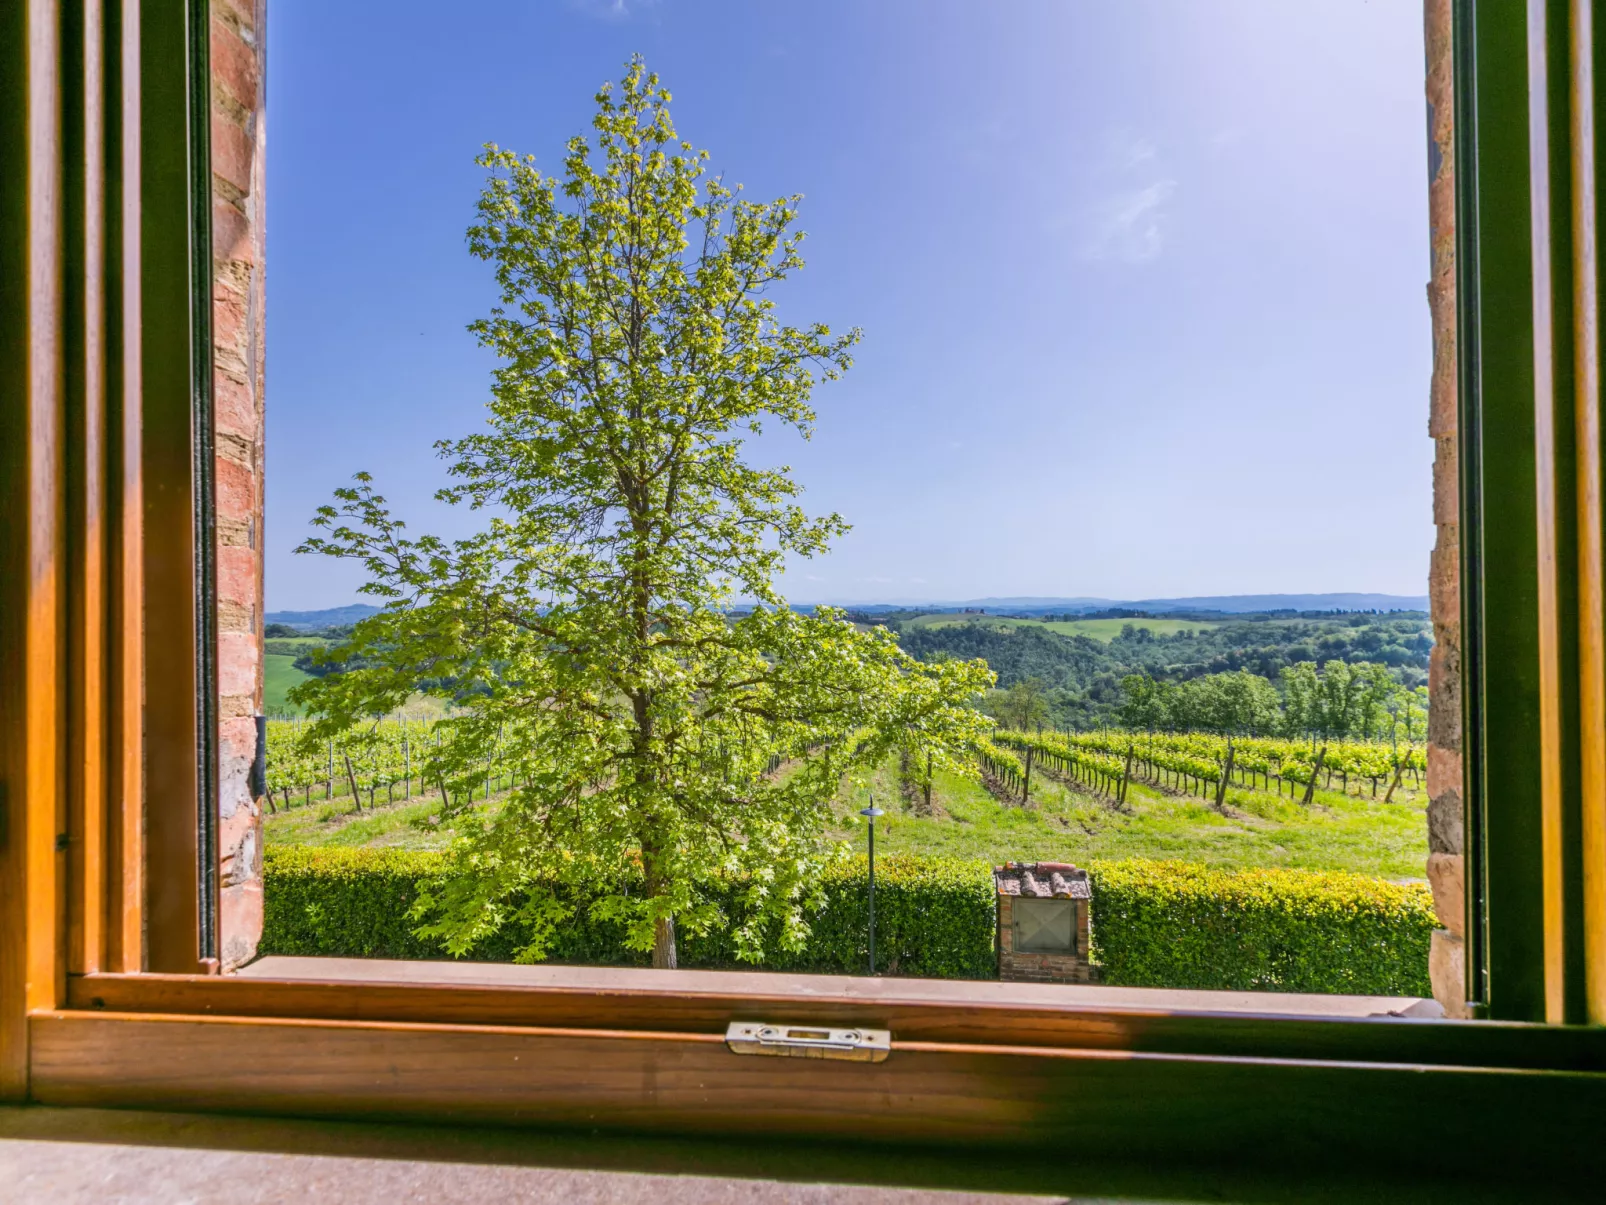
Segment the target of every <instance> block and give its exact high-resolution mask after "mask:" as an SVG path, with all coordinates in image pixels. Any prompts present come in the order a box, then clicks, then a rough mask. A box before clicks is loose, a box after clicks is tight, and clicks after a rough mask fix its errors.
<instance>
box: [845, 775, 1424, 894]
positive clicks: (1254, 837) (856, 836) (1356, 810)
mask: <svg viewBox="0 0 1606 1205" xmlns="http://www.w3.org/2000/svg"><path fill="white" fill-rule="evenodd" d="M870 790H874V791H875V796H876V802H877V804H878V805H879V806H880V807H882V808H885V809H886V810H887V812H888V815H887V816H886V817H884V818H883V819H881V820H880V821H878V822H877V831H876V849H877V851H878V852H880V851H883V850H885V851H887V852H892V853H912V854H946V855H949V856H953V857H965V858H985V859H987V860H988V861H991V862H995V863H996V862H1003V861H1010V860H1014V861H1033V860H1047V861H1065V862H1075V863H1077V864H1079V865H1085V864H1086V863H1087V862H1088V861H1090V860H1092V859H1113V858H1161V859H1167V858H1169V859H1178V860H1183V861H1188V862H1203V863H1206V864H1209V865H1213V866H1222V867H1260V866H1275V867H1294V868H1298V869H1302V870H1346V871H1353V872H1355V873H1357V874H1367V875H1376V876H1378V877H1381V878H1389V879H1420V878H1421V877H1422V873H1423V866H1424V864H1425V863H1426V862H1427V856H1428V846H1427V831H1428V826H1427V815H1426V812H1427V797H1426V794H1425V793H1424V792H1420V791H1418V792H1406V791H1403V790H1402V791H1399V792H1396V793H1395V800H1394V802H1393V803H1391V804H1388V805H1386V806H1385V805H1384V804H1383V803H1382V801H1381V799H1379V800H1377V801H1375V802H1374V801H1373V800H1372V799H1370V798H1365V799H1360V798H1356V797H1355V796H1353V795H1345V794H1343V793H1342V792H1339V791H1323V790H1318V791H1317V792H1316V798H1315V802H1314V803H1313V804H1312V806H1311V807H1310V808H1305V807H1303V806H1301V805H1300V804H1299V803H1298V802H1296V801H1293V800H1290V799H1288V798H1287V797H1279V796H1277V795H1276V794H1274V793H1270V792H1265V791H1249V790H1244V789H1240V788H1236V787H1235V788H1232V789H1231V790H1229V791H1228V793H1227V814H1226V815H1222V814H1221V813H1220V812H1217V811H1216V810H1215V809H1214V808H1213V807H1211V806H1209V805H1208V804H1207V803H1205V802H1204V801H1203V800H1201V799H1197V798H1191V797H1184V796H1177V795H1170V794H1167V793H1165V792H1163V791H1160V790H1158V789H1156V788H1151V787H1148V786H1146V785H1145V784H1142V783H1137V782H1134V783H1133V784H1132V785H1131V787H1130V789H1129V791H1128V794H1127V811H1125V812H1118V811H1115V810H1114V809H1112V808H1110V807H1108V806H1106V805H1105V804H1104V803H1103V802H1101V801H1099V800H1096V799H1094V798H1092V797H1090V796H1088V795H1086V794H1083V793H1081V792H1077V791H1072V790H1069V789H1067V788H1066V787H1065V786H1063V785H1061V784H1059V783H1057V782H1053V781H1052V780H1049V779H1046V778H1043V777H1040V776H1039V777H1036V778H1035V781H1034V782H1033V784H1032V803H1031V806H1029V807H1020V806H1018V805H1005V804H1003V803H1000V802H999V801H998V800H996V799H994V798H993V796H992V795H991V794H989V793H988V791H987V790H986V788H984V787H983V786H981V784H979V783H974V782H969V781H967V780H964V779H959V778H955V777H952V776H942V775H939V776H938V781H937V783H936V789H935V790H934V791H933V800H932V802H933V804H934V810H936V812H937V813H938V814H937V815H936V816H933V817H929V818H928V817H924V816H918V815H916V814H914V811H913V809H912V807H911V806H910V805H909V803H908V802H906V801H905V800H904V799H903V797H902V795H901V793H900V792H899V791H898V790H897V781H896V772H895V767H893V766H888V767H886V768H885V769H883V770H882V771H880V772H879V773H878V774H877V775H875V776H874V777H873V779H872V780H871V781H870V782H869V783H867V784H864V785H861V786H859V787H856V788H854V789H851V790H849V791H847V792H845V795H846V798H845V799H844V801H843V802H842V803H841V804H840V805H839V807H838V824H837V827H836V833H837V835H839V836H842V837H845V838H848V839H850V840H852V841H853V842H854V843H855V844H856V845H859V846H862V845H863V843H864V840H865V834H864V829H863V821H862V820H860V819H859V817H858V816H857V814H856V813H857V811H858V809H859V808H861V807H863V806H865V802H866V797H867V795H868V793H869V792H870ZM1129 813H1130V814H1129Z"/></svg>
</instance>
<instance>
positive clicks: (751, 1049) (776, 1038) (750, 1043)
mask: <svg viewBox="0 0 1606 1205" xmlns="http://www.w3.org/2000/svg"><path fill="white" fill-rule="evenodd" d="M725 1044H726V1045H727V1046H729V1047H730V1048H731V1050H732V1051H734V1052H735V1053H736V1054H777V1055H781V1056H783V1057H786V1058H794V1059H846V1060H847V1061H849V1062H853V1063H879V1062H881V1061H883V1060H884V1059H885V1058H886V1057H887V1055H889V1054H891V1053H892V1032H891V1030H886V1029H831V1028H829V1027H827V1026H824V1025H781V1024H776V1023H773V1022H768V1021H732V1022H731V1023H730V1025H729V1026H728V1027H727V1028H726V1030H725Z"/></svg>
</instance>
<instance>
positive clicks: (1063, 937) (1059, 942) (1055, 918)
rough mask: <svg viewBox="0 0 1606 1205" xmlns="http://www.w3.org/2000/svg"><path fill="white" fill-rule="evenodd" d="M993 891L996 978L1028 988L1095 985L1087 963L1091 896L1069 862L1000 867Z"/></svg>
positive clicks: (1081, 873)
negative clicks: (1028, 985) (1036, 985)
mask: <svg viewBox="0 0 1606 1205" xmlns="http://www.w3.org/2000/svg"><path fill="white" fill-rule="evenodd" d="M993 885H994V886H995V887H996V888H997V890H998V977H999V978H1000V979H1003V980H1008V981H1016V982H1020V981H1026V982H1032V983H1094V982H1097V978H1098V976H1097V972H1096V971H1095V969H1094V967H1093V966H1092V965H1091V964H1090V963H1089V961H1088V950H1089V946H1088V940H1089V936H1090V932H1091V930H1090V928H1089V924H1088V921H1089V913H1090V912H1091V911H1092V903H1093V891H1092V888H1091V887H1090V886H1089V884H1088V879H1087V871H1085V870H1078V869H1077V868H1076V867H1075V866H1072V865H1071V864H1070V863H1069V862H1005V863H1004V864H1003V865H1002V866H998V867H995V868H994V870H993Z"/></svg>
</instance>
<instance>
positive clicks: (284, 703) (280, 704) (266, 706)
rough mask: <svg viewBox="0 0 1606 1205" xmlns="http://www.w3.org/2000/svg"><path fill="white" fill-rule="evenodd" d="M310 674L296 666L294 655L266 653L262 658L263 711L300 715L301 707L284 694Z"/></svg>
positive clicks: (275, 713) (273, 713)
mask: <svg viewBox="0 0 1606 1205" xmlns="http://www.w3.org/2000/svg"><path fill="white" fill-rule="evenodd" d="M269 643H270V644H272V643H273V642H271V641H270V642H269ZM308 676H309V675H307V674H304V673H302V672H301V671H300V670H298V669H297V668H296V659H295V658H294V657H292V656H290V655H288V654H286V653H271V652H270V653H267V654H265V655H264V656H263V659H262V709H263V711H264V712H266V713H267V714H268V715H300V714H301V709H300V708H299V707H297V706H296V705H295V704H294V703H291V702H290V701H289V700H288V699H286V698H285V697H284V696H285V692H286V691H288V690H289V689H290V688H291V687H292V686H295V685H296V684H297V683H300V682H305V681H306V680H307V678H308Z"/></svg>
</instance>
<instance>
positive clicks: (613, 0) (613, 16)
mask: <svg viewBox="0 0 1606 1205" xmlns="http://www.w3.org/2000/svg"><path fill="white" fill-rule="evenodd" d="M564 2H565V3H566V4H567V5H568V7H569V9H570V10H571V11H573V12H577V13H580V14H581V15H582V16H586V17H595V18H596V19H597V20H599V21H628V20H629V19H630V15H631V13H632V12H636V11H639V10H640V9H643V8H646V7H648V6H650V5H651V4H653V3H655V0H564Z"/></svg>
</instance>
